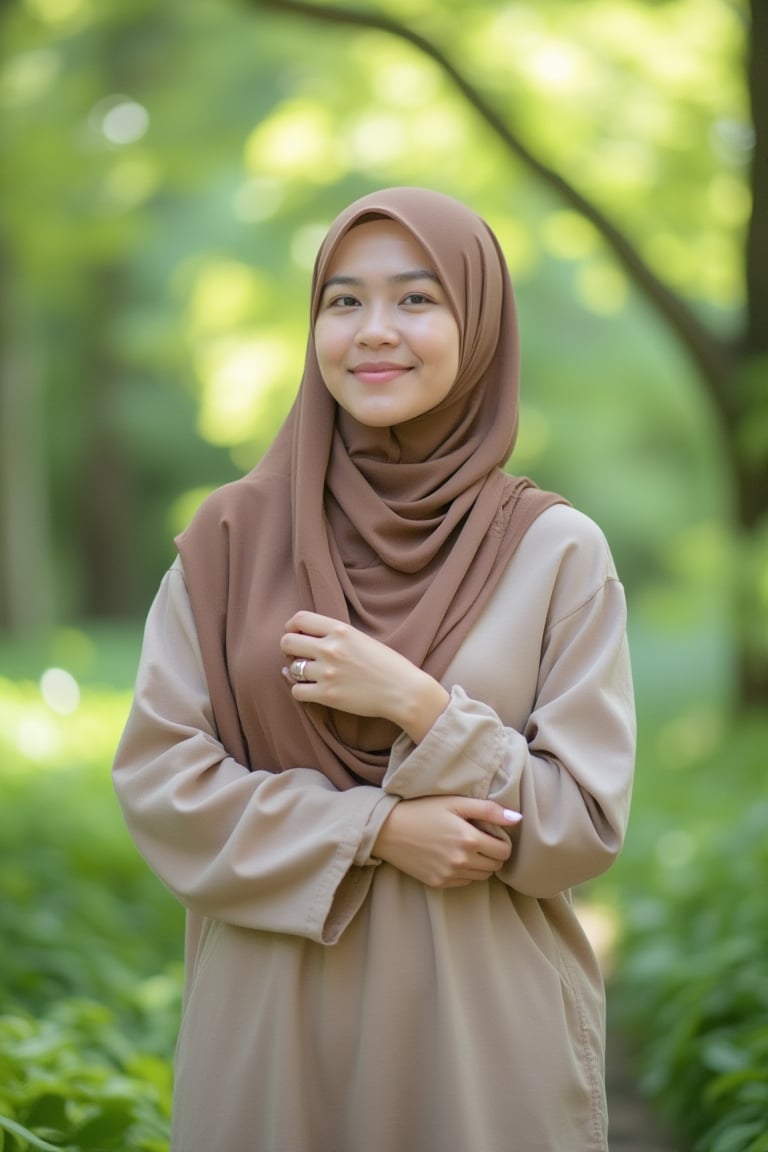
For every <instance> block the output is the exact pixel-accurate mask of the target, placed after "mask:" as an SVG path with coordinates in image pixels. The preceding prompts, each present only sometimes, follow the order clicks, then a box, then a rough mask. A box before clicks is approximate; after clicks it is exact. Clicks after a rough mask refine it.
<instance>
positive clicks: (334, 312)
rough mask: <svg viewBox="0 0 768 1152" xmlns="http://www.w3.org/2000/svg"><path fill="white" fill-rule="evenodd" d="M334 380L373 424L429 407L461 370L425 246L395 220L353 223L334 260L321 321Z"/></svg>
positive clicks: (343, 400)
mask: <svg viewBox="0 0 768 1152" xmlns="http://www.w3.org/2000/svg"><path fill="white" fill-rule="evenodd" d="M314 335H315V348H316V352H317V360H318V364H319V366H320V372H321V373H322V376H323V380H324V381H325V386H326V387H327V389H328V391H329V392H330V393H331V395H332V396H333V397H334V399H335V400H336V401H337V403H338V404H340V405H341V407H342V408H344V409H345V410H346V411H347V412H349V414H350V415H351V416H353V417H354V419H355V420H357V421H358V422H359V423H361V424H366V425H368V426H369V427H372V428H386V427H390V426H392V425H394V424H402V423H404V422H405V421H406V420H412V419H414V417H416V416H421V415H422V414H423V413H424V412H428V411H429V410H430V409H432V408H434V407H435V406H436V405H437V404H439V403H440V401H441V400H443V399H444V398H445V397H446V396H447V395H448V393H449V392H450V390H451V388H452V387H453V384H454V382H455V380H456V375H457V372H458V368H459V328H458V324H457V323H456V320H455V318H454V315H453V312H452V311H451V309H450V306H449V304H448V299H447V297H446V294H445V292H444V290H443V287H442V285H441V284H440V282H439V280H438V279H437V276H436V274H435V271H434V268H433V266H432V264H431V261H430V260H429V257H428V256H427V254H426V252H425V251H424V249H423V248H422V246H421V244H419V242H418V241H417V240H415V239H414V237H413V236H411V234H410V233H409V232H407V231H406V229H405V228H403V227H402V226H401V225H400V224H397V223H395V222H394V221H393V220H371V221H368V222H367V223H364V224H359V225H357V226H356V227H354V228H352V229H351V230H350V231H349V232H347V234H346V235H345V236H344V237H343V239H342V240H341V241H340V243H339V245H338V247H337V249H336V251H335V253H334V254H333V257H332V259H331V261H330V264H329V266H328V271H327V276H326V280H325V284H324V285H323V286H322V289H321V297H320V307H319V310H318V314H317V319H316V321H315V333H314Z"/></svg>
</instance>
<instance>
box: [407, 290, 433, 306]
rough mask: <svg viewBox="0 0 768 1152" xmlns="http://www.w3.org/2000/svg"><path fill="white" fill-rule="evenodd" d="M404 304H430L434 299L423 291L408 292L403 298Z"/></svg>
mask: <svg viewBox="0 0 768 1152" xmlns="http://www.w3.org/2000/svg"><path fill="white" fill-rule="evenodd" d="M403 303H404V304H432V303H434V301H433V300H432V298H431V297H430V296H425V295H424V293H423V292H409V293H408V295H407V296H406V297H405V299H404V300H403Z"/></svg>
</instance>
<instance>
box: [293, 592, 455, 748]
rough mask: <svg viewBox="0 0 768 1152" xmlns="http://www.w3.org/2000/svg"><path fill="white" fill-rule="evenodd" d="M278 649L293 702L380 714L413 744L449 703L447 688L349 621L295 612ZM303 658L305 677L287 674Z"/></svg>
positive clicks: (357, 712) (312, 613)
mask: <svg viewBox="0 0 768 1152" xmlns="http://www.w3.org/2000/svg"><path fill="white" fill-rule="evenodd" d="M285 627H286V632H285V635H284V636H283V638H282V640H281V641H280V647H281V649H282V651H283V653H284V655H285V657H286V659H287V661H288V664H287V666H286V667H285V668H284V669H283V675H284V676H285V677H286V679H287V680H288V682H289V683H290V684H291V685H292V687H291V692H292V694H293V697H294V699H295V700H298V701H301V702H309V701H311V702H313V703H316V704H324V705H326V707H328V708H336V709H339V710H340V711H342V712H351V713H353V714H354V715H355V716H380V717H382V718H384V719H386V720H391V721H393V723H395V724H397V725H398V726H399V727H400V728H402V729H403V731H404V732H407V733H408V735H409V736H410V737H411V739H412V740H414V741H415V742H416V743H418V742H419V741H420V740H422V739H423V738H424V736H425V735H426V734H427V732H428V731H429V729H430V728H431V727H432V725H433V724H434V722H435V720H436V719H437V717H438V716H439V715H440V713H441V712H442V711H443V710H444V708H445V706H446V704H447V703H448V699H449V696H448V692H447V691H446V689H445V688H443V686H442V685H441V684H440V683H438V681H437V680H435V679H434V678H433V677H432V676H430V675H429V674H428V673H427V672H424V671H423V670H422V669H421V668H418V667H417V666H416V665H415V664H412V663H411V661H410V660H407V659H406V657H405V656H401V655H400V653H399V652H395V651H394V649H393V648H389V647H388V646H387V645H386V644H382V643H381V641H379V640H374V639H373V638H372V637H371V636H367V635H366V634H365V633H364V632H361V631H360V630H359V629H357V628H353V627H352V625H351V624H345V623H344V622H343V621H341V620H333V619H332V618H331V617H329V616H321V615H320V614H319V613H318V612H303V611H302V612H297V613H296V614H295V615H294V616H292V617H291V619H290V620H289V621H288V622H287V624H286V626H285ZM294 660H306V664H305V665H304V668H303V677H304V679H302V680H299V681H297V680H296V679H295V678H294V676H293V675H292V674H291V664H292V662H293V661H294Z"/></svg>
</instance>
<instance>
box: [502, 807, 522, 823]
mask: <svg viewBox="0 0 768 1152" xmlns="http://www.w3.org/2000/svg"><path fill="white" fill-rule="evenodd" d="M522 818H523V814H522V812H515V810H514V809H513V808H505V809H504V819H505V820H506V821H507V822H508V823H510V824H519V823H520V821H521V820H522Z"/></svg>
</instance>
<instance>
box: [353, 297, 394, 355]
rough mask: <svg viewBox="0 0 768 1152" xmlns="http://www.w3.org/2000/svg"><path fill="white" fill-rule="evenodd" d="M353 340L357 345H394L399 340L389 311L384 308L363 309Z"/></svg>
mask: <svg viewBox="0 0 768 1152" xmlns="http://www.w3.org/2000/svg"><path fill="white" fill-rule="evenodd" d="M355 339H356V341H357V343H358V344H363V345H368V346H371V345H378V344H396V343H397V342H398V340H399V339H400V337H399V334H398V331H397V326H396V324H395V323H394V320H393V317H392V315H391V312H390V309H389V308H386V307H384V306H377V305H374V306H371V307H368V308H364V309H363V310H362V312H361V314H360V323H359V324H358V328H357V333H356V336H355Z"/></svg>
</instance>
